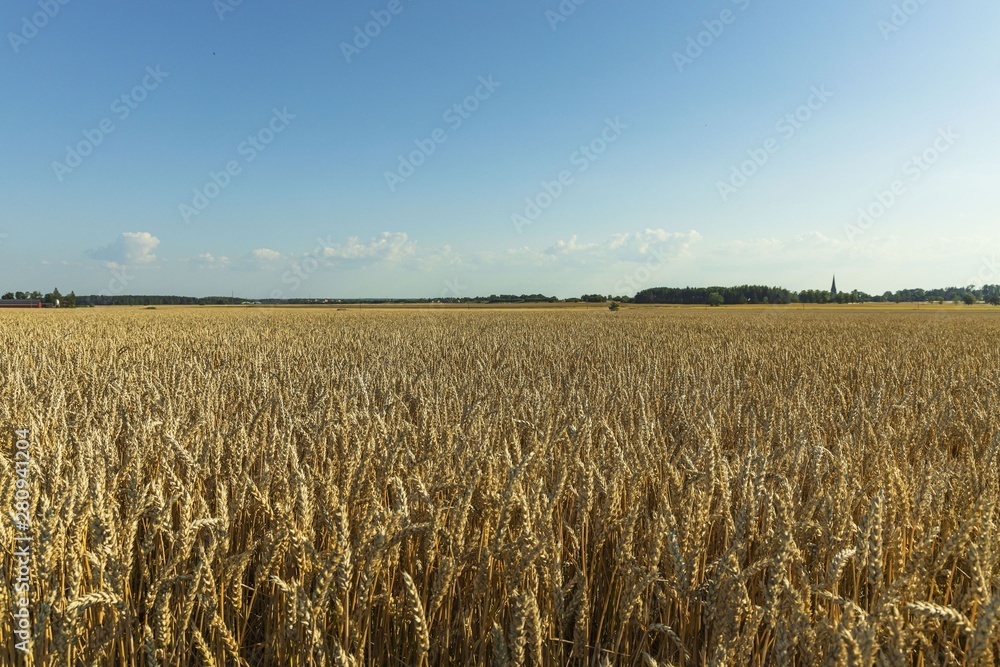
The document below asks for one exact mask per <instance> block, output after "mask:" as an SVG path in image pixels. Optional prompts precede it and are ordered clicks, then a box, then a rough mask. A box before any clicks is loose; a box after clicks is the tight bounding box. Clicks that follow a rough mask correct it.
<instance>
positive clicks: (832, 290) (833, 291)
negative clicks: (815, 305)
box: [830, 276, 837, 296]
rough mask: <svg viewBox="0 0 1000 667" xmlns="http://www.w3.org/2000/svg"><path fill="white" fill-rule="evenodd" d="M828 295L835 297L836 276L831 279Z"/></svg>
mask: <svg viewBox="0 0 1000 667" xmlns="http://www.w3.org/2000/svg"><path fill="white" fill-rule="evenodd" d="M830 294H832V295H833V296H837V276H834V277H833V285H831V286H830Z"/></svg>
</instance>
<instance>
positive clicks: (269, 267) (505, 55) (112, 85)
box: [0, 0, 1000, 298]
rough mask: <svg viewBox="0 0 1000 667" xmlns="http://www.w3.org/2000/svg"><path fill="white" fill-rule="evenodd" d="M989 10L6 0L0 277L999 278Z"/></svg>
mask: <svg viewBox="0 0 1000 667" xmlns="http://www.w3.org/2000/svg"><path fill="white" fill-rule="evenodd" d="M379 22H381V24H380V23H379ZM998 29H1000V6H998V5H997V4H996V3H995V2H987V1H986V0H970V1H968V2H964V3H961V4H957V5H956V4H948V3H945V2H941V1H940V0H926V1H925V2H919V0H908V1H907V2H902V3H900V2H891V1H889V0H869V1H866V2H861V1H860V0H846V1H844V2H840V3H801V2H791V1H777V2H772V3H763V2H760V1H759V0H738V1H734V0H714V1H712V2H706V3H698V4H697V5H696V4H695V3H690V6H687V5H685V6H678V5H677V3H663V2H652V1H646V0H639V1H635V2H626V3H611V2H608V1H607V0H585V1H583V2H582V3H581V4H579V5H577V4H575V3H574V2H573V1H572V0H564V1H563V2H561V3H560V2H558V1H557V0H549V1H544V0H543V1H541V2H522V1H520V0H515V1H513V2H507V3H484V2H454V1H453V2H437V3H431V2H429V1H428V0H392V1H390V0H374V1H369V0H365V1H363V2H352V3H334V4H332V5H328V4H327V3H310V2H307V3H299V4H298V5H294V6H289V5H285V4H279V3H264V2H260V1H259V0H242V2H240V3H239V4H236V0H217V1H216V2H214V3H213V2H212V1H211V0H198V1H195V0H179V1H177V2H173V3H125V2H107V3H87V2H82V1H81V0H62V2H60V0H41V2H39V0H34V1H31V2H28V1H25V0H16V1H12V2H7V3H5V4H4V5H3V7H2V9H0V30H2V33H3V35H4V40H3V42H4V43H3V44H2V45H0V51H2V53H0V96H2V99H3V101H4V103H3V104H2V105H0V127H2V128H3V131H2V134H0V137H2V140H0V150H2V154H3V158H2V160H0V183H2V190H0V234H2V235H3V236H2V237H0V266H2V267H3V269H2V271H0V289H3V290H8V289H9V290H17V289H40V290H49V289H51V288H52V287H53V286H58V287H59V288H60V289H61V290H63V291H68V290H69V289H73V290H75V291H76V292H77V293H78V294H94V293H106V294H115V293H132V294H161V293H171V294H193V295H209V294H229V293H230V292H233V291H235V292H236V293H237V294H239V295H243V296H246V297H258V298H259V297H268V296H282V297H309V296H343V297H361V296H364V297H375V296H401V297H402V296H427V297H435V296H473V295H476V294H489V293H510V292H514V293H522V292H544V293H547V294H556V295H559V296H563V297H565V296H574V295H579V294H582V293H586V292H601V293H615V294H619V293H634V292H635V291H636V290H637V289H642V288H645V287H653V286H659V285H671V286H683V285H706V284H737V283H745V282H750V283H768V284H780V285H784V286H787V287H790V288H794V289H806V288H824V287H826V286H828V284H829V279H830V275H831V274H833V273H835V272H836V274H837V276H838V285H839V286H840V287H841V288H847V289H853V288H858V289H862V290H866V291H869V292H881V291H883V290H886V289H898V288H903V287H913V286H922V287H935V286H943V285H952V284H967V283H970V282H971V283H976V284H981V283H998V282H1000V265H998V263H997V258H998V255H1000V235H998V232H997V230H998V221H1000V216H998V213H1000V199H998V192H1000V188H997V186H996V183H997V181H998V180H1000V178H998V177H1000V167H998V161H997V158H996V156H997V155H998V154H1000V130H998V124H997V122H996V120H997V117H998V110H1000V88H998V87H997V86H996V81H997V80H998V75H1000V47H998V46H997V45H996V44H997V42H996V34H997V32H998ZM366 30H367V33H368V34H367V35H366V34H365V31H366Z"/></svg>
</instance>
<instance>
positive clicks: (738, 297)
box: [633, 285, 798, 306]
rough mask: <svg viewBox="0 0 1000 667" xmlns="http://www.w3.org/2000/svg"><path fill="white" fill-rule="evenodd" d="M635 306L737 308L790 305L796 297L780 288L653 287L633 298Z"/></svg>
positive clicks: (750, 286)
mask: <svg viewBox="0 0 1000 667" xmlns="http://www.w3.org/2000/svg"><path fill="white" fill-rule="evenodd" d="M633 301H634V302H635V303H670V304H678V305H704V306H709V305H723V304H726V305H737V304H745V303H754V304H764V303H793V302H795V301H798V296H797V295H796V294H794V293H793V292H789V291H788V290H786V289H784V288H782V287H766V286H763V285H740V286H738V287H652V288H650V289H644V290H642V291H641V292H639V293H638V294H636V295H635V298H634V299H633Z"/></svg>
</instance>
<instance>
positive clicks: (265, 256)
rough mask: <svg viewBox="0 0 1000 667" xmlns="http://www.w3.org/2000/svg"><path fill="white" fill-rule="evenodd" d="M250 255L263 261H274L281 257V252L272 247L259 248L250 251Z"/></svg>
mask: <svg viewBox="0 0 1000 667" xmlns="http://www.w3.org/2000/svg"><path fill="white" fill-rule="evenodd" d="M250 257H251V258H253V259H257V260H260V261H263V262H273V261H276V260H279V259H281V253H280V252H278V251H277V250H271V249H270V248H257V249H256V250H254V251H253V252H251V253H250Z"/></svg>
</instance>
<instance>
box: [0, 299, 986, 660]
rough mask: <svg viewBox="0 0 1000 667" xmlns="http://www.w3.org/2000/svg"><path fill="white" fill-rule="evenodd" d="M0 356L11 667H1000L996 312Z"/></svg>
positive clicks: (119, 347)
mask: <svg viewBox="0 0 1000 667" xmlns="http://www.w3.org/2000/svg"><path fill="white" fill-rule="evenodd" d="M0 344H2V347H0V350H2V356H0V382H2V383H3V393H2V395H3V401H2V403H0V426H2V429H3V433H4V437H3V443H4V444H3V447H2V450H0V463H2V469H3V470H2V475H3V478H2V480H0V503H2V505H3V508H4V516H5V517H12V516H13V515H14V511H15V506H16V502H17V499H18V498H20V497H23V494H22V496H17V495H16V494H17V491H18V490H20V489H21V488H22V487H19V486H17V484H16V481H17V479H18V475H17V471H16V461H15V458H16V456H15V453H16V451H17V449H16V448H15V444H14V443H15V440H17V439H18V436H16V435H15V432H16V431H18V430H20V429H28V430H29V432H30V435H29V437H28V438H27V440H28V441H29V442H30V457H31V464H30V466H29V468H28V470H27V473H28V474H27V476H26V479H27V480H28V482H27V487H26V491H28V492H30V493H29V496H30V518H31V523H30V535H31V540H32V541H31V543H30V544H31V559H30V575H29V579H30V590H29V592H28V603H29V604H28V607H29V609H30V616H31V618H30V623H28V624H29V625H30V637H31V639H30V645H29V646H28V647H27V648H28V651H27V653H25V652H23V651H21V650H20V649H19V648H18V647H17V644H18V642H19V638H18V636H16V635H15V633H14V628H15V625H14V624H12V622H11V619H12V617H13V614H14V613H15V610H16V609H18V608H19V603H18V601H17V600H16V598H17V597H18V594H15V593H14V588H13V583H12V582H14V581H15V578H16V575H17V573H18V572H19V569H18V568H19V565H18V561H17V558H16V557H15V551H14V549H15V545H16V544H18V543H17V542H16V539H15V538H16V532H17V527H16V524H15V522H14V521H12V520H11V519H10V518H8V520H6V521H4V522H3V524H2V527H0V535H2V541H3V545H4V550H3V552H2V555H0V578H2V579H3V581H4V585H3V586H2V588H0V607H2V608H3V609H4V616H5V618H4V619H3V621H2V623H0V663H3V664H11V665H13V664H34V665H77V664H79V665H127V666H135V665H338V666H343V665H441V664H453V665H584V664H586V665H637V666H639V665H642V666H648V667H653V666H656V665H664V666H665V665H678V666H680V665H852V666H853V665H866V666H867V665H879V666H881V665H894V666H895V665H963V666H965V665H995V664H998V661H1000V627H998V621H1000V528H998V526H1000V502H998V501H1000V473H998V469H1000V316H998V315H995V314H993V313H990V312H988V311H985V310H975V309H968V310H962V309H960V308H958V307H954V308H950V309H945V310H942V311H940V312H910V311H900V312H893V311H891V310H885V311H860V310H840V309H836V308H830V309H827V310H822V309H817V310H809V311H800V310H795V309H790V308H785V309H782V308H774V309H758V310H741V309H713V310H708V309H657V308H639V307H631V308H624V309H623V310H621V311H619V312H616V313H611V312H608V311H607V310H598V309H592V310H591V309H581V310H558V309H552V310H548V309H533V310H457V309H454V310H451V309H445V310H360V311H358V310H350V311H346V312H339V311H335V310H332V309H330V310H323V309H268V308H254V309H240V308H231V309H226V308H215V309H213V308H160V309H158V310H155V311H154V310H140V309H124V308H123V309H117V310H115V309H77V310H75V311H38V312H34V311H32V312H6V313H2V314H0ZM15 620H16V619H15ZM26 623H27V622H26Z"/></svg>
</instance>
